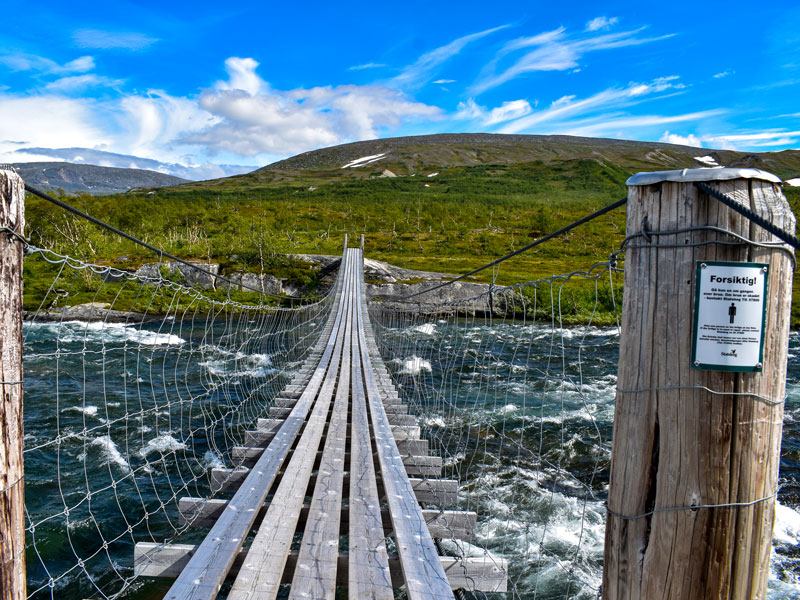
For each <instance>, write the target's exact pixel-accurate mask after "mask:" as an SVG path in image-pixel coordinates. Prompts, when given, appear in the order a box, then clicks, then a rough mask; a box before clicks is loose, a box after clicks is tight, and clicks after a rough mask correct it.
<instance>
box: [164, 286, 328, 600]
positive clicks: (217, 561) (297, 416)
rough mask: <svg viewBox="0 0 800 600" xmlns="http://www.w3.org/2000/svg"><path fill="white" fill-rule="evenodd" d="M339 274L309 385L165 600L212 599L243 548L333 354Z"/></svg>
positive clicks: (319, 386) (318, 388)
mask: <svg viewBox="0 0 800 600" xmlns="http://www.w3.org/2000/svg"><path fill="white" fill-rule="evenodd" d="M341 279H342V278H341V277H340V278H338V280H337V289H336V292H335V293H336V301H337V302H336V306H337V308H336V310H334V311H333V312H332V314H331V316H330V319H329V320H332V321H333V326H332V327H331V332H330V335H329V336H328V337H327V339H326V340H324V341H325V342H326V345H325V349H324V352H323V354H322V356H321V358H320V362H319V364H318V365H317V368H316V369H315V371H314V374H313V375H312V377H311V379H310V380H309V382H308V386H307V387H306V388H305V390H304V391H303V392H302V395H301V396H300V399H299V400H298V402H297V404H296V405H295V407H294V409H292V413H291V415H289V417H288V418H287V419H286V421H285V422H284V424H283V425H282V426H281V428H280V429H279V430H278V433H277V434H276V436H275V438H274V439H273V441H272V443H271V444H270V445H269V447H268V448H267V449H266V450H265V451H264V453H263V454H262V455H261V457H260V458H259V460H258V462H257V463H256V465H255V466H254V467H253V469H251V470H250V472H249V474H248V476H247V479H246V480H245V481H244V483H243V484H242V485H241V486H240V487H239V489H238V491H237V492H236V494H235V495H234V497H233V498H232V499H231V501H230V503H229V504H228V506H227V508H226V510H225V511H224V512H223V513H222V515H221V516H220V518H219V519H218V520H217V522H216V523H215V524H214V526H213V527H212V528H211V531H210V532H209V534H208V536H206V538H205V539H204V540H203V542H202V543H201V544H200V546H199V548H198V550H197V552H196V553H195V554H194V555H193V556H192V558H191V559H190V560H189V563H188V564H187V565H186V567H185V568H184V570H183V571H182V572H181V574H180V576H179V577H178V579H177V580H176V581H175V583H174V584H173V585H172V587H171V588H170V590H169V592H168V593H167V595H166V596H165V598H167V599H168V600H179V599H190V598H191V599H193V600H199V599H202V598H208V599H210V598H215V597H216V595H217V593H218V592H219V590H220V586H221V585H222V582H223V581H224V580H225V577H226V576H227V574H228V571H229V570H230V568H231V566H232V565H233V562H234V560H235V559H236V557H237V556H238V554H239V551H240V550H241V548H242V545H243V543H244V539H245V537H246V536H247V534H248V533H249V532H250V530H251V529H252V527H253V523H254V521H255V518H256V516H257V515H258V511H259V508H260V507H261V506H262V505H263V504H264V500H265V498H266V496H267V493H268V492H269V489H270V487H271V485H272V483H273V481H274V480H275V478H276V476H277V474H278V470H279V469H280V468H281V466H282V464H283V462H284V459H285V457H286V454H287V453H288V451H289V448H290V447H291V445H292V443H293V442H294V439H295V437H296V436H297V433H298V432H299V430H300V427H301V426H302V425H303V423H304V422H305V420H306V417H307V415H308V412H309V410H310V408H311V405H312V403H313V401H314V399H315V398H316V396H317V393H318V392H319V390H320V388H321V386H322V383H323V379H324V377H325V373H326V372H327V369H328V365H329V363H330V361H331V356H332V355H333V350H334V346H335V344H336V340H337V339H338V338H339V326H340V325H341V323H342V319H343V315H342V307H343V305H342V304H341V302H340V298H341Z"/></svg>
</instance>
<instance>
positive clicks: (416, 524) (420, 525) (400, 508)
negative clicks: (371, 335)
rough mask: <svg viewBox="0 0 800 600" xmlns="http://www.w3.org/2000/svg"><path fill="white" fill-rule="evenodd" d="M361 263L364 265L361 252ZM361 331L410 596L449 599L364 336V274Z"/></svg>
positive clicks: (370, 399) (371, 403)
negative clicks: (396, 441)
mask: <svg viewBox="0 0 800 600" xmlns="http://www.w3.org/2000/svg"><path fill="white" fill-rule="evenodd" d="M358 253H359V255H358V258H359V260H360V261H361V260H363V256H361V251H360V250H359V251H358ZM358 282H359V286H360V287H359V301H360V302H359V308H360V310H359V311H358V313H357V314H358V319H359V321H360V323H359V327H358V333H359V349H360V352H361V362H362V364H363V368H364V377H365V388H366V390H365V391H366V397H367V405H368V407H369V413H370V422H371V425H372V434H373V437H374V440H375V446H376V447H377V452H378V459H379V460H378V462H379V465H380V470H381V477H382V478H383V487H384V489H385V490H386V502H387V504H388V506H389V514H390V516H391V519H392V525H393V527H394V536H395V539H396V542H397V553H398V556H399V559H400V564H401V566H402V569H403V577H404V579H405V585H406V592H407V594H408V597H409V598H410V600H418V599H420V600H421V599H426V600H427V599H431V600H432V599H446V598H447V599H449V598H453V592H452V590H451V589H450V584H449V582H448V580H447V575H446V574H445V573H444V571H443V569H442V567H441V562H440V561H439V555H438V553H437V551H436V547H435V546H434V543H433V539H432V538H431V536H430V533H429V531H428V528H427V526H426V525H425V519H424V517H423V516H422V510H421V509H420V506H419V504H418V503H417V500H416V498H415V494H414V490H413V487H412V485H411V482H410V481H409V477H408V475H407V474H406V471H405V468H404V466H403V460H402V458H401V457H400V452H399V451H398V449H397V444H396V443H395V439H394V435H393V432H392V428H391V425H390V424H389V419H388V417H387V415H386V412H385V411H384V409H383V403H382V401H381V396H380V393H379V391H378V384H377V381H376V376H375V372H374V371H373V368H372V358H371V356H370V348H369V347H368V345H367V339H366V335H365V333H364V330H365V329H366V328H367V327H369V317H368V314H367V307H366V298H365V296H364V294H363V292H362V291H361V286H363V270H362V271H360V272H359V280H358Z"/></svg>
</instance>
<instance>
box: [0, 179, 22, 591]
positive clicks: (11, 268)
mask: <svg viewBox="0 0 800 600" xmlns="http://www.w3.org/2000/svg"><path fill="white" fill-rule="evenodd" d="M24 199H25V185H24V183H23V182H22V179H21V178H20V177H19V175H17V174H16V172H14V171H13V170H11V169H5V168H3V167H2V166H0V401H1V403H0V562H1V563H2V566H0V598H3V599H4V600H24V598H25V597H26V589H25V511H24V503H25V494H24V482H23V476H22V474H23V471H22V450H23V445H22V437H23V428H22V256H23V242H22V239H21V237H22V236H23V235H24V227H25V205H24ZM15 233H16V234H18V235H19V236H20V237H17V235H15Z"/></svg>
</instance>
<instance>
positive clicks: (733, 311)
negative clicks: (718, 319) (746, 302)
mask: <svg viewBox="0 0 800 600" xmlns="http://www.w3.org/2000/svg"><path fill="white" fill-rule="evenodd" d="M728 316H729V317H730V319H731V323H733V322H734V320H736V303H735V302H731V305H730V306H729V307H728Z"/></svg>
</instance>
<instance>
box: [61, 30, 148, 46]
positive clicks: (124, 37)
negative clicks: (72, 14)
mask: <svg viewBox="0 0 800 600" xmlns="http://www.w3.org/2000/svg"><path fill="white" fill-rule="evenodd" d="M72 39H73V40H74V41H75V44H76V45H77V46H78V47H79V48H97V49H100V50H110V49H122V50H142V49H144V48H147V47H148V46H150V45H152V44H154V43H156V42H157V41H159V40H158V38H154V37H150V36H149V35H146V34H144V33H136V32H121V31H102V30H100V29H79V30H78V31H76V32H74V33H73V34H72Z"/></svg>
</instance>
